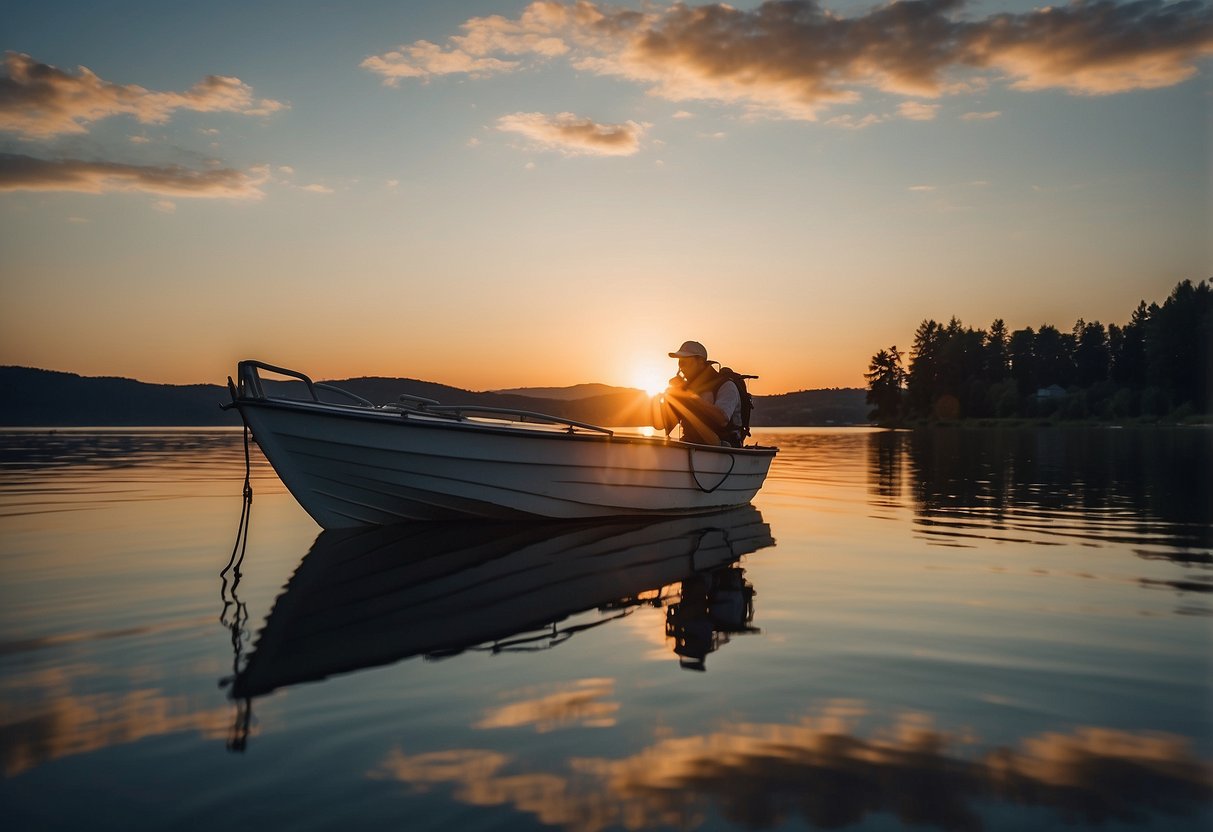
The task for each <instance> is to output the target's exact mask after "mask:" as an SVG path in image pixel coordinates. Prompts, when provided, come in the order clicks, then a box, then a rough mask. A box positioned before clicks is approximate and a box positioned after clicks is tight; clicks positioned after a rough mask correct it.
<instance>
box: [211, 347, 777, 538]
mask: <svg viewBox="0 0 1213 832" xmlns="http://www.w3.org/2000/svg"><path fill="white" fill-rule="evenodd" d="M262 371H266V372H267V373H272V374H276V375H279V376H283V377H286V378H288V379H293V382H292V383H293V385H294V388H293V389H294V390H300V391H302V397H289V396H287V395H281V394H279V390H278V389H276V388H273V387H272V386H270V385H267V384H266V383H265V381H263V379H262V378H261V372H262ZM236 377H237V379H238V381H233V380H232V379H231V378H230V377H229V378H228V388H229V391H230V393H231V397H232V402H231V404H230V405H225V407H235V408H236V409H237V410H238V411H239V413H240V416H241V418H242V419H243V420H244V424H245V425H246V426H247V427H248V429H249V431H250V432H251V434H252V437H253V440H254V441H255V442H256V443H257V444H258V445H259V446H260V448H261V450H262V452H263V453H264V454H265V457H266V458H267V459H268V460H269V462H270V464H271V465H272V466H273V468H274V470H275V471H276V472H277V473H278V476H279V478H280V479H281V480H282V482H283V483H284V484H285V485H286V487H287V489H288V490H289V491H290V492H291V494H292V495H294V497H295V499H296V500H298V501H299V503H300V505H302V506H303V508H304V510H305V511H307V513H308V514H309V515H311V517H312V518H313V519H314V520H315V521H316V522H317V523H318V524H319V525H320V526H321V527H322V528H325V529H338V528H349V527H356V526H367V525H371V526H375V525H390V524H393V523H401V522H407V521H412V520H444V519H456V518H465V519H466V518H469V517H473V518H481V519H493V520H510V519H521V518H526V517H532V518H533V517H546V518H559V519H588V518H609V517H630V516H649V517H661V516H678V515H693V514H703V513H709V512H714V511H721V510H724V509H728V508H733V507H736V506H742V505H746V504H748V503H749V502H750V501H751V500H752V499H753V498H754V495H755V494H757V493H758V490H759V489H760V488H761V487H762V484H763V481H764V480H765V479H766V475H767V473H768V471H769V470H770V466H771V461H772V459H773V458H774V457H775V454H776V453H777V450H778V449H776V448H769V447H760V446H749V447H743V448H732V447H725V446H721V447H717V446H709V445H698V444H692V443H688V442H683V441H680V440H678V439H673V438H670V437H664V436H641V435H638V434H637V435H625V434H623V433H620V432H616V431H614V430H612V429H610V428H605V427H599V426H597V425H592V424H587V423H584V422H577V421H572V420H568V419H563V418H560V417H557V416H551V415H546V414H542V413H535V412H531V411H526V410H513V409H505V408H495V407H481V406H475V405H443V404H441V403H439V402H437V401H434V400H432V399H425V398H420V397H416V396H409V395H402V396H400V398H399V400H398V401H397V402H394V403H390V404H385V405H376V404H373V403H371V402H370V401H367V400H366V399H363V398H361V397H360V396H357V395H356V394H354V393H351V392H349V391H346V390H343V389H341V388H339V387H335V386H333V385H330V384H325V383H321V382H314V381H312V379H311V378H309V377H308V376H307V375H304V374H303V373H301V372H298V371H296V370H291V369H288V368H284V367H278V366H275V365H272V364H267V363H264V362H262V361H256V360H247V361H241V362H240V363H239V365H238V367H237V372H236ZM267 387H269V392H267ZM322 392H323V393H326V394H329V395H326V396H325V397H324V398H323V399H322V397H321V395H320V394H321V393H322ZM270 393H274V395H271V394H270ZM334 395H336V396H339V397H341V400H340V401H332V398H333V396H334Z"/></svg>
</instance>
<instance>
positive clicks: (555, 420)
mask: <svg viewBox="0 0 1213 832" xmlns="http://www.w3.org/2000/svg"><path fill="white" fill-rule="evenodd" d="M400 398H401V400H402V401H403V400H405V398H406V397H405V396H401V397H400ZM407 398H408V399H411V400H417V399H420V397H419V396H409V397H407ZM422 401H423V403H422V404H420V405H419V406H418V407H417V408H416V411H418V412H421V413H433V414H435V415H438V416H453V417H454V418H456V419H463V418H464V417H465V416H466V415H467V414H469V413H471V414H478V415H484V416H509V417H513V418H512V421H518V422H536V423H540V424H547V425H563V426H565V427H567V428H568V432H569V433H573V431H574V429H576V428H580V429H582V430H588V431H594V432H596V433H605V434H606V435H607V436H614V435H615V431H613V430H611V429H610V428H604V427H600V426H599V425H591V424H590V423H589V422H578V421H575V420H573V419H565V418H562V417H560V416H552V415H550V414H547V413H537V412H535V411H533V410H517V409H515V408H512V407H487V406H481V405H475V404H438V403H436V402H435V403H433V404H430V403H429V402H430V401H432V400H422ZM406 412H407V411H406Z"/></svg>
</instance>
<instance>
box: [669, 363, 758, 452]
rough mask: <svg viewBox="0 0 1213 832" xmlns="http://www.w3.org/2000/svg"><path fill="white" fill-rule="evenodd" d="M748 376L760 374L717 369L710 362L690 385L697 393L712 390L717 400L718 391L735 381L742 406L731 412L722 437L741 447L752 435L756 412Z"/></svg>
mask: <svg viewBox="0 0 1213 832" xmlns="http://www.w3.org/2000/svg"><path fill="white" fill-rule="evenodd" d="M748 378H758V376H750V375H743V374H742V373H738V372H736V371H734V370H733V368H731V367H721V368H720V369H719V370H716V369H715V368H714V367H712V366H711V365H710V364H709V365H708V367H707V368H706V369H705V370H704V371H703V372H702V373H700V374H699V376H698V377H697V378H696V379H695V381H694V383H692V384H691V385H690V387H689V389H690V390H691V391H692V392H694V393H696V394H702V393H706V392H710V393H711V394H712V400H713V401H715V399H716V393H717V391H719V390H720V388H721V387H724V385H725V384H727V383H728V382H730V381H731V382H733V386H735V387H736V388H737V397H738V400H739V401H740V407H738V409H737V413H735V414H730V416H729V424H728V427H726V428H725V430H724V433H723V435H722V436H721V437H720V438H721V439H722V440H724V441H725V442H727V443H728V444H729V445H731V446H733V447H734V448H740V447H741V446H742V444H743V443H744V442H745V440H746V437H748V436H749V435H750V414H751V413H753V412H754V397H753V396H752V395H751V394H750V391H749V390H747V389H746V384H745V382H746V379H748ZM684 429H685V426H684Z"/></svg>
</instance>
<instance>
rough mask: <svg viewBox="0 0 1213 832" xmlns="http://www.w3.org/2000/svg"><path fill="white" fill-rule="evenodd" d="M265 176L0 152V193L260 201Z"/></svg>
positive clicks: (261, 173) (262, 172)
mask: <svg viewBox="0 0 1213 832" xmlns="http://www.w3.org/2000/svg"><path fill="white" fill-rule="evenodd" d="M268 178H269V175H268V172H267V171H266V170H265V169H263V168H254V169H253V170H251V171H249V172H247V173H246V172H241V171H238V170H232V169H230V168H217V169H214V170H193V169H191V168H184V167H179V166H177V165H169V166H165V167H155V166H149V165H126V164H119V163H117V162H85V161H81V160H79V159H59V160H48V159H35V158H33V157H32V156H23V155H20V154H13V153H0V192H4V191H72V192H75V193H85V194H101V193H114V192H120V191H127V192H142V193H149V194H159V195H162V196H174V197H183V198H187V197H193V198H210V199H214V198H223V199H260V198H261V197H263V196H264V195H265V194H264V192H263V191H262V190H261V188H260V186H261V185H262V184H263V183H264V182H265V181H266V180H267V179H268Z"/></svg>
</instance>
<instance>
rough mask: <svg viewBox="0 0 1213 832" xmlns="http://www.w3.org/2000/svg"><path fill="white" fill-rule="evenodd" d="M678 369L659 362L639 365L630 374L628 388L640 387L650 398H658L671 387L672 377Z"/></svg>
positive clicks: (647, 362)
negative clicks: (658, 395) (657, 396)
mask: <svg viewBox="0 0 1213 832" xmlns="http://www.w3.org/2000/svg"><path fill="white" fill-rule="evenodd" d="M669 363H671V364H672V363H673V362H669ZM676 369H677V368H676V367H669V366H666V364H664V363H661V362H658V361H646V362H642V363H637V364H635V365H634V366H633V367H632V369H631V372H629V373H628V386H629V387H638V388H640V389H641V390H643V391H644V392H646V393H648V394H649V395H650V396H656V395H657V394H658V393H660V392H661V391H662V390H665V388H666V387H667V386H668V385H669V383H670V376H671V375H673V374H674V372H675V370H676Z"/></svg>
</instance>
